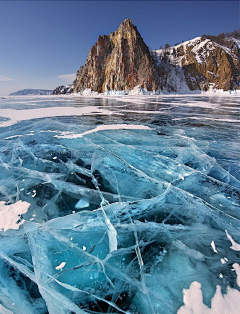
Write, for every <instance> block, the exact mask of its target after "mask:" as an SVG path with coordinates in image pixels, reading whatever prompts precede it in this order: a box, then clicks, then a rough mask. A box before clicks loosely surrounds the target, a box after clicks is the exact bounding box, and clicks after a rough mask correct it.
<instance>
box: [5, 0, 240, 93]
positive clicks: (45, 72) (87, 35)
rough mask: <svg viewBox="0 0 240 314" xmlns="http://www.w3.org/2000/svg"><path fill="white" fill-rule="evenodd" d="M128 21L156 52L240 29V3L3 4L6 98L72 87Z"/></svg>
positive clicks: (67, 2)
mask: <svg viewBox="0 0 240 314" xmlns="http://www.w3.org/2000/svg"><path fill="white" fill-rule="evenodd" d="M126 18H130V19H132V21H133V23H134V24H135V25H136V26H137V27H138V30H139V31H140V33H141V35H142V37H143V38H144V40H145V42H146V44H147V45H148V46H149V47H150V48H152V49H158V48H159V46H160V45H164V44H165V43H169V44H170V45H174V44H175V43H176V42H182V41H183V40H184V41H185V40H189V39H191V38H194V37H196V36H201V35H203V34H205V33H207V34H212V35H218V34H219V33H221V32H228V31H233V30H235V29H238V28H239V27H240V9H239V1H1V0H0V95H8V94H9V93H11V92H14V91H16V90H20V89H24V88H42V89H54V88H55V87H56V86H58V85H62V84H68V83H72V81H73V79H74V74H75V73H76V71H77V70H78V69H79V66H80V65H83V64H84V63H85V60H86V57H87V54H88V51H89V50H90V48H91V47H92V45H93V44H94V43H95V42H96V40H97V38H98V36H99V35H108V34H109V33H110V32H113V31H115V30H116V29H117V28H118V26H119V24H120V23H121V21H122V20H124V19H126Z"/></svg>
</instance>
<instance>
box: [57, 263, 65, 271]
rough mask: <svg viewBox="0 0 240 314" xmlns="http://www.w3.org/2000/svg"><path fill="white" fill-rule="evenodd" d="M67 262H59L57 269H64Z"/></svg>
mask: <svg viewBox="0 0 240 314" xmlns="http://www.w3.org/2000/svg"><path fill="white" fill-rule="evenodd" d="M65 265H66V262H62V263H61V264H59V265H58V266H57V267H55V269H56V270H62V269H63V267H65Z"/></svg>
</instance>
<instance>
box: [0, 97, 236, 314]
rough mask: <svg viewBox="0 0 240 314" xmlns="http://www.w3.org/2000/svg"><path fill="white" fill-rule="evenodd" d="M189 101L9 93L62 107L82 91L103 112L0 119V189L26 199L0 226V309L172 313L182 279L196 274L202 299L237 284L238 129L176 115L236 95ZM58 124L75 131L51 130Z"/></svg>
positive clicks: (187, 285) (188, 282)
mask: <svg viewBox="0 0 240 314" xmlns="http://www.w3.org/2000/svg"><path fill="white" fill-rule="evenodd" d="M198 99H199V98H198V97H195V96H194V97H192V98H191V97H185V98H184V97H176V98H174V97H172V96H171V97H166V99H165V100H164V97H163V98H161V97H160V98H159V97H155V98H147V99H146V98H145V99H144V98H141V101H140V102H139V103H138V104H137V106H135V107H134V108H135V110H134V112H133V113H131V111H132V110H133V106H134V101H133V102H131V103H129V102H125V106H124V110H123V111H124V112H125V114H124V115H122V112H121V110H122V104H123V102H122V100H121V107H120V106H119V102H118V101H117V100H114V101H112V100H108V99H97V100H95V99H93V98H91V99H87V100H84V99H83V98H80V99H78V98H74V101H73V98H67V100H64V101H63V102H62V100H61V98H57V99H56V101H54V99H53V98H51V99H50V98H36V99H34V98H31V100H29V103H26V102H24V101H23V102H22V103H21V106H25V107H24V108H26V107H27V106H28V105H29V106H31V107H33V106H36V108H34V109H31V110H36V109H39V108H41V106H43V107H47V106H50V107H51V106H54V107H55V108H56V107H57V108H59V107H61V106H62V109H61V110H63V107H66V103H65V102H67V103H68V104H71V101H72V102H73V103H74V106H75V105H76V106H79V108H75V107H73V108H72V109H74V110H79V109H80V111H81V108H82V107H86V103H88V104H89V105H91V106H93V107H94V109H93V110H94V111H95V110H96V109H97V108H100V109H101V110H102V109H104V110H109V111H111V112H113V114H112V115H101V114H94V113H92V114H90V115H87V116H86V115H84V116H82V115H78V116H77V117H76V115H75V114H74V116H72V115H71V113H69V116H68V117H64V116H63V117H55V116H54V115H55V114H56V115H57V112H56V111H54V110H53V109H52V110H53V111H52V112H55V113H53V116H52V117H51V116H50V115H49V114H47V112H48V111H46V113H45V114H44V113H42V118H41V119H38V120H34V121H33V120H25V121H22V122H19V123H17V124H14V125H12V126H11V127H10V128H9V127H6V128H1V133H0V141H1V149H0V158H1V160H0V167H1V169H0V180H1V186H0V201H1V202H3V201H4V204H5V206H7V208H11V207H10V206H12V205H13V204H17V203H18V202H19V201H20V200H21V201H22V202H27V203H29V204H30V206H29V207H28V210H27V212H26V213H25V214H23V217H19V218H20V221H23V220H21V219H24V220H26V221H27V222H25V223H24V224H23V226H20V228H19V230H12V229H9V230H7V231H6V232H2V233H1V241H0V270H1V271H0V283H1V285H0V286H1V287H2V288H1V293H0V304H1V305H2V307H3V308H4V310H5V309H6V311H11V312H12V313H14V314H19V313H20V309H21V311H22V312H21V313H24V314H26V313H40V314H41V313H42V314H45V313H46V312H49V313H50V314H51V313H54V314H55V313H56V309H57V311H58V312H59V313H64V314H65V313H69V312H73V313H83V312H85V313H88V312H91V313H99V312H107V311H115V312H119V313H121V312H123V313H124V312H127V311H128V313H136V312H137V313H140V314H148V313H163V314H166V313H167V314H168V313H169V314H170V313H171V314H173V313H174V314H175V313H177V311H178V310H179V309H181V310H182V307H183V306H184V304H185V305H186V303H185V302H184V299H183V294H182V293H183V291H188V290H190V291H192V289H193V288H196V287H195V286H194V285H200V284H201V291H200V290H199V289H198V290H199V291H200V292H201V293H202V299H199V300H202V301H201V303H200V301H199V306H200V308H205V309H211V306H212V304H213V303H214V302H213V300H214V299H215V298H216V295H217V297H221V295H225V296H226V297H222V298H223V299H224V301H227V300H228V298H229V296H228V291H234V294H237V293H238V291H239V286H238V283H239V266H238V262H239V256H238V254H239V252H238V251H235V250H233V249H232V248H233V247H234V248H238V245H239V244H240V238H239V229H240V226H239V181H238V180H239V178H240V176H239V175H238V172H237V169H238V167H237V165H238V159H239V146H238V145H234V142H238V141H239V130H238V128H239V127H238V125H237V124H236V125H233V124H232V123H231V124H230V123H228V122H227V121H225V122H224V121H218V122H216V123H215V124H211V126H209V125H207V124H206V121H207V120H206V119H203V120H199V121H200V122H201V123H199V121H197V124H193V121H188V120H187V121H183V120H182V121H176V120H174V119H175V118H179V117H181V116H184V117H185V116H186V115H187V114H190V113H189V111H188V110H189V109H188V107H191V110H193V111H194V112H191V114H192V115H194V116H196V115H197V114H199V109H198V107H199V108H201V114H203V117H210V118H212V116H214V115H215V114H216V110H217V111H218V114H219V117H220V118H221V117H222V118H223V119H224V118H225V113H226V111H227V108H228V107H231V108H235V107H236V108H237V105H236V103H234V98H231V100H228V99H227V97H226V98H224V102H223V104H222V103H221V101H220V100H219V99H215V100H214V102H213V100H212V99H209V101H208V99H207V98H206V97H205V98H204V97H201V101H202V103H200V102H199V103H197V102H198ZM203 99H204V101H203ZM166 100H167V101H166ZM11 101H12V104H11V106H13V107H14V106H15V107H14V109H16V106H17V105H16V104H15V103H14V101H13V100H11ZM30 102H31V103H30ZM212 102H213V106H212ZM181 103H182V105H181ZM47 104H48V105H47ZM192 104H194V106H193V105H192ZM18 105H19V104H18ZM153 106H154V107H153ZM234 106H235V107H234ZM163 107H164V109H167V110H166V111H164V110H158V109H161V108H163ZM213 108H217V109H213ZM152 109H154V112H153V110H152ZM219 109H221V110H219ZM44 110H45V109H44V108H41V111H43V112H44ZM74 110H73V111H72V113H73V112H75V111H74ZM127 110H129V112H128V114H126V111H127ZM18 111H21V110H18ZM136 111H139V114H138V115H137V117H136ZM158 111H161V112H160V113H159V115H156V112H158ZM36 112H37V111H36ZM69 112H70V111H69ZM99 112H100V111H99ZM230 115H231V114H230ZM234 115H235V117H234V118H236V119H239V117H238V115H236V113H234ZM43 116H45V117H47V116H48V118H47V119H46V118H44V117H43ZM29 118H30V116H29ZM231 118H232V117H229V119H231ZM223 119H222V120H223ZM133 121H134V124H133ZM194 123H195V122H194ZM198 123H199V124H198ZM112 125H124V126H125V125H129V127H128V129H127V128H125V129H124V128H123V129H121V130H111V129H110V128H111V126H112ZM131 125H137V126H139V128H138V129H134V128H131ZM230 125H231V136H229V127H230ZM142 126H144V127H142ZM116 127H117V126H116ZM135 128H136V127H135ZM89 130H90V132H89ZM92 131H94V132H92ZM95 131H97V132H95ZM63 132H69V133H68V134H84V136H82V137H78V138H57V137H55V135H61V134H64V133H63ZM20 135H21V136H20ZM16 136H18V137H16ZM226 151H227V154H226V153H225V152H226ZM101 206H102V207H101ZM103 210H104V211H103ZM72 213H74V214H72ZM19 214H20V213H19ZM20 221H19V222H20ZM226 230H227V232H226ZM213 243H214V246H213ZM213 247H214V249H215V250H213ZM223 260H224V264H222V262H221V261H223ZM194 283H197V284H194ZM192 287H193V288H192ZM218 287H221V291H220V290H219V288H218ZM230 289H231V290H230ZM231 295H232V294H231ZM232 300H233V299H231V302H233V301H232ZM212 302H213V303H212ZM227 306H228V305H227V302H225V303H222V308H223V309H224V308H225V309H228V307H227ZM213 309H214V307H213ZM210 313H211V312H210Z"/></svg>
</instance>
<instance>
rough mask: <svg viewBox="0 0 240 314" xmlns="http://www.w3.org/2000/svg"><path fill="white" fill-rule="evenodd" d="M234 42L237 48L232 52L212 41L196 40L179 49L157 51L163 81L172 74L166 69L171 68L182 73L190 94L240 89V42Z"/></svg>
mask: <svg viewBox="0 0 240 314" xmlns="http://www.w3.org/2000/svg"><path fill="white" fill-rule="evenodd" d="M231 41H232V42H234V45H232V47H233V48H231V49H230V48H227V47H225V46H221V45H219V44H217V43H215V42H213V41H211V40H210V39H205V38H202V37H197V38H195V39H193V40H190V41H187V42H184V43H182V44H180V45H177V46H174V47H170V48H168V49H164V50H163V49H162V50H158V51H156V54H157V56H158V57H159V68H161V69H162V77H164V75H167V72H168V73H169V72H170V71H169V70H168V71H166V69H167V68H169V67H171V66H172V67H173V68H175V69H176V71H179V69H182V70H183V72H184V77H185V81H186V84H187V86H188V87H189V89H190V90H191V91H194V90H208V89H209V88H211V87H212V88H216V89H223V90H230V89H235V88H239V83H240V58H239V44H240V42H239V41H238V40H236V39H233V38H232V39H231ZM171 70H172V69H171ZM163 85H164V84H163ZM168 85H169V84H168ZM166 86H167V84H166V83H165V87H166ZM168 87H169V86H168ZM163 88H164V86H163ZM173 88H174V86H173ZM175 89H178V86H175Z"/></svg>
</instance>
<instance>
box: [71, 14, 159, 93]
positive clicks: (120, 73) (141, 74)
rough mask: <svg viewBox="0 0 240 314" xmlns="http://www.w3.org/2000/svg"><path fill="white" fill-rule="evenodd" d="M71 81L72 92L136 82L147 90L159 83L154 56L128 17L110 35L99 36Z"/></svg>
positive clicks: (124, 86)
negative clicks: (74, 78)
mask: <svg viewBox="0 0 240 314" xmlns="http://www.w3.org/2000/svg"><path fill="white" fill-rule="evenodd" d="M73 85H74V92H81V91H83V90H85V89H91V90H92V91H96V92H99V93H102V92H105V91H107V90H123V91H128V90H131V89H133V88H134V87H135V86H137V85H142V86H143V87H145V88H146V89H148V90H156V89H158V88H159V87H160V80H159V75H158V71H157V69H156V66H155V62H154V59H153V57H152V55H151V53H150V51H149V49H148V47H147V45H146V44H145V43H144V41H143V39H142V37H141V35H140V33H139V32H138V30H137V28H136V26H134V25H133V23H132V21H131V20H130V19H126V20H124V21H123V22H122V23H121V24H120V26H119V28H118V29H117V30H116V31H115V32H113V33H111V34H110V35H108V36H105V35H104V36H99V38H98V40H97V42H96V44H95V45H94V46H93V47H92V48H91V50H90V51H89V54H88V56H87V60H86V63H85V66H84V67H81V68H80V69H79V71H78V72H77V75H76V80H75V81H74V83H73Z"/></svg>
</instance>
